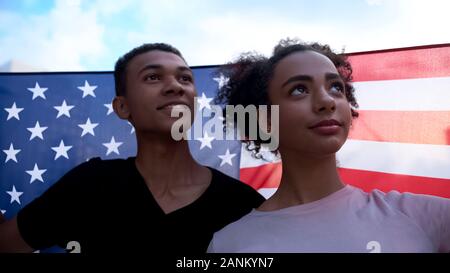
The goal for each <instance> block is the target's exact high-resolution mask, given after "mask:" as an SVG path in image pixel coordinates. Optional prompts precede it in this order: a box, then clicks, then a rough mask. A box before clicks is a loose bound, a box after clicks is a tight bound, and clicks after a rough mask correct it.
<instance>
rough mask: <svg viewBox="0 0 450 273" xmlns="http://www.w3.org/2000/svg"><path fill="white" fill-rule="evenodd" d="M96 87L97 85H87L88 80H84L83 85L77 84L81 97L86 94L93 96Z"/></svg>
mask: <svg viewBox="0 0 450 273" xmlns="http://www.w3.org/2000/svg"><path fill="white" fill-rule="evenodd" d="M96 88H97V85H89V83H88V81H86V80H85V81H84V86H78V89H80V90H81V91H83V98H84V97H86V96H88V95H89V96H93V97H94V98H95V93H94V90H95V89H96Z"/></svg>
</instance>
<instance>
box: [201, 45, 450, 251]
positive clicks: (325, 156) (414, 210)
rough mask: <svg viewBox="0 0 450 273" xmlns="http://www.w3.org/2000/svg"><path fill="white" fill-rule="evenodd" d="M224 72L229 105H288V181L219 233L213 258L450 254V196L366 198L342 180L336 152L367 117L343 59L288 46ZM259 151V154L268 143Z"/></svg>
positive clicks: (283, 109) (314, 48) (283, 128)
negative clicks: (220, 254) (235, 254)
mask: <svg viewBox="0 0 450 273" xmlns="http://www.w3.org/2000/svg"><path fill="white" fill-rule="evenodd" d="M224 71H225V72H226V73H227V75H228V76H229V77H230V80H229V82H228V84H227V85H226V86H225V87H224V88H222V90H221V91H220V93H219V95H218V100H219V101H220V102H222V103H225V104H229V105H239V104H242V105H244V106H247V105H250V104H254V105H279V132H277V133H278V136H279V148H278V151H277V152H279V154H280V155H281V159H282V168H283V174H282V178H281V182H280V186H279V188H278V189H277V191H276V192H275V193H274V194H273V195H272V196H271V197H270V198H269V199H268V200H267V201H265V202H264V203H263V204H262V205H261V206H260V207H258V208H257V209H253V210H252V211H251V212H250V213H249V214H247V215H246V216H244V217H243V218H241V219H240V220H238V221H236V222H234V223H232V224H230V225H228V226H226V227H225V228H223V229H222V230H220V231H219V232H216V233H215V235H214V236H213V240H212V241H211V243H210V245H209V248H208V251H209V252H450V200H449V199H445V198H438V197H434V196H427V195H420V194H411V193H399V192H396V191H391V192H388V193H383V192H381V191H379V190H374V191H372V192H368V193H366V192H363V191H362V190H360V189H358V188H355V187H353V186H351V185H346V183H345V182H344V181H342V180H341V178H340V177H339V175H338V171H337V166H336V152H337V151H338V150H339V149H340V148H341V147H342V145H343V144H344V143H345V141H346V140H347V137H348V133H349V129H350V127H351V124H352V119H353V118H356V117H357V116H358V113H357V112H356V111H355V110H354V108H356V107H357V103H356V100H355V97H354V95H353V93H354V89H353V87H352V85H351V79H352V77H351V74H352V68H351V65H350V63H349V62H348V61H347V60H346V59H345V57H344V56H343V55H338V54H335V53H333V52H332V51H331V50H330V48H329V46H326V45H325V46H324V45H320V44H317V43H313V44H303V43H299V42H298V41H295V40H284V41H281V42H280V44H278V45H277V46H276V47H275V49H274V53H273V55H272V56H271V57H270V58H265V57H262V56H259V55H249V54H246V55H242V56H241V58H240V59H238V61H236V62H235V63H233V64H231V65H230V66H227V67H225V69H224ZM269 120H270V119H269ZM272 128H274V126H272ZM275 135H277V134H275ZM252 144H253V147H255V149H256V151H259V148H260V147H261V145H262V141H261V140H260V139H257V140H255V141H252ZM362 152H363V151H362Z"/></svg>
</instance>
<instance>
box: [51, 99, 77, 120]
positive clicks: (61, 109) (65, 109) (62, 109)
mask: <svg viewBox="0 0 450 273" xmlns="http://www.w3.org/2000/svg"><path fill="white" fill-rule="evenodd" d="M73 107H75V106H73V105H67V104H66V100H63V102H62V104H61V106H54V108H55V109H56V110H58V115H57V116H56V118H59V117H60V116H62V115H64V116H67V117H69V118H70V112H69V111H70V110H71V109H72V108H73Z"/></svg>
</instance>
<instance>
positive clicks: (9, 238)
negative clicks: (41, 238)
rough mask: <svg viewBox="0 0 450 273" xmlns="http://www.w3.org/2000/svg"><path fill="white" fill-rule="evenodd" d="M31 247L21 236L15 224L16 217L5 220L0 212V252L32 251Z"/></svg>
mask: <svg viewBox="0 0 450 273" xmlns="http://www.w3.org/2000/svg"><path fill="white" fill-rule="evenodd" d="M32 251H33V248H31V247H30V246H29V245H28V244H27V243H26V242H25V241H24V240H23V238H22V236H21V235H20V232H19V227H18V226H17V217H14V218H13V219H11V220H8V221H6V220H5V217H4V216H3V214H2V213H1V212H0V253H5V252H32Z"/></svg>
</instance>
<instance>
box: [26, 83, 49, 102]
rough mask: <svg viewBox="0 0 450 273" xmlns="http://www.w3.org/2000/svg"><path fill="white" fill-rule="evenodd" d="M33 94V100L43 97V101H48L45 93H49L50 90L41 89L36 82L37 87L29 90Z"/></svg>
mask: <svg viewBox="0 0 450 273" xmlns="http://www.w3.org/2000/svg"><path fill="white" fill-rule="evenodd" d="M27 89H28V90H30V91H31V92H33V100H34V99H35V98H37V97H41V98H43V99H46V97H45V95H44V92H45V91H47V89H48V88H41V87H40V86H39V83H38V82H36V85H35V86H34V87H33V88H27Z"/></svg>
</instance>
